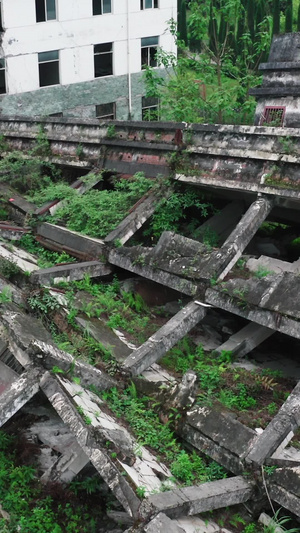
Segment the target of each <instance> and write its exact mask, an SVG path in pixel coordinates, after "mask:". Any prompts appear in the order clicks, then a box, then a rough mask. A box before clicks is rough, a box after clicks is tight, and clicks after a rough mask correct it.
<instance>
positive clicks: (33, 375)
mask: <svg viewBox="0 0 300 533" xmlns="http://www.w3.org/2000/svg"><path fill="white" fill-rule="evenodd" d="M42 376H43V371H41V369H40V368H30V369H28V370H27V372H24V374H22V376H21V377H20V378H19V379H17V380H16V381H13V382H12V383H11V385H10V388H9V389H6V390H5V391H4V392H3V394H2V395H1V396H0V427H2V426H3V425H4V424H5V423H6V422H7V421H8V420H10V418H11V417H12V416H13V415H14V414H15V413H17V412H18V411H19V410H20V409H21V407H23V405H25V404H26V403H27V402H28V401H29V400H31V398H32V397H33V396H34V395H35V394H36V393H37V392H38V390H39V384H40V380H41V378H42Z"/></svg>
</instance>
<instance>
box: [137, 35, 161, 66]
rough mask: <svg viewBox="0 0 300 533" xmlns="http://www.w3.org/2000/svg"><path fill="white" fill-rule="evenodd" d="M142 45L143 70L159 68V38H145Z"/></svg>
mask: <svg viewBox="0 0 300 533" xmlns="http://www.w3.org/2000/svg"><path fill="white" fill-rule="evenodd" d="M141 45H142V69H144V68H146V67H157V59H156V52H157V46H158V37H144V38H143V39H142V40H141Z"/></svg>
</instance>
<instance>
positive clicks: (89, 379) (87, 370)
mask: <svg viewBox="0 0 300 533" xmlns="http://www.w3.org/2000/svg"><path fill="white" fill-rule="evenodd" d="M27 352H28V354H29V356H30V359H31V360H32V361H34V362H36V363H38V364H39V365H41V366H43V367H44V368H45V369H46V370H52V368H53V367H54V366H57V367H58V368H60V369H61V370H62V371H63V372H64V373H65V374H66V375H70V374H71V375H72V376H73V377H75V378H78V379H80V383H81V385H82V386H83V387H89V386H90V385H93V386H94V387H96V388H97V389H98V390H104V389H109V388H111V387H116V386H117V381H116V380H115V379H114V378H113V377H112V376H109V375H108V374H106V373H105V372H103V371H102V370H99V369H98V368H95V367H94V366H92V365H89V364H88V363H85V362H84V361H80V360H79V359H76V358H74V357H73V356H72V355H71V354H69V353H67V352H64V351H63V350H59V349H58V348H57V347H56V346H54V345H53V344H49V343H47V342H43V341H41V340H38V339H32V341H31V343H30V345H29V347H28V350H27Z"/></svg>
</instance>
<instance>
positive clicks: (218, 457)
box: [180, 407, 257, 475]
mask: <svg viewBox="0 0 300 533" xmlns="http://www.w3.org/2000/svg"><path fill="white" fill-rule="evenodd" d="M233 435H234V438H233ZM180 436H181V437H183V438H184V439H185V440H186V441H187V442H188V443H189V444H191V445H192V446H193V447H194V448H196V449H197V450H199V451H200V452H203V453H205V454H206V455H208V456H209V457H211V458H212V459H213V460H214V461H216V462H218V463H219V464H221V465H222V466H224V467H225V468H226V470H229V471H230V472H233V473H234V474H237V475H239V474H242V473H243V472H244V470H245V467H244V462H243V460H244V458H245V456H246V455H247V453H248V452H249V448H250V445H251V444H252V443H253V442H255V441H256V439H257V434H256V432H255V431H254V430H252V429H250V428H248V427H246V426H244V425H243V424H241V422H239V421H238V420H235V419H234V418H233V417H232V416H231V414H230V413H229V412H218V411H216V410H215V409H211V408H210V407H195V408H193V409H192V410H190V411H189V412H188V413H187V416H186V419H185V421H184V423H183V425H182V426H180Z"/></svg>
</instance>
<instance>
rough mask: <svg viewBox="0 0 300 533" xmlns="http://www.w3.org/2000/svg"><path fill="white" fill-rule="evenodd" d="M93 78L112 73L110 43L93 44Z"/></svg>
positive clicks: (111, 46) (111, 49)
mask: <svg viewBox="0 0 300 533" xmlns="http://www.w3.org/2000/svg"><path fill="white" fill-rule="evenodd" d="M94 66H95V78H100V77H101V76H111V75H112V73H113V45H112V43H104V44H95V46H94Z"/></svg>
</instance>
